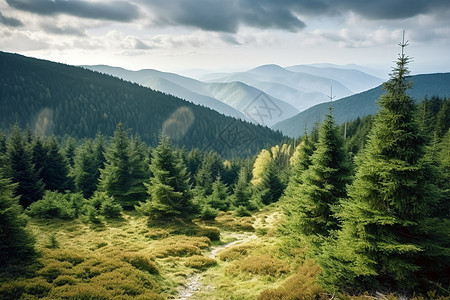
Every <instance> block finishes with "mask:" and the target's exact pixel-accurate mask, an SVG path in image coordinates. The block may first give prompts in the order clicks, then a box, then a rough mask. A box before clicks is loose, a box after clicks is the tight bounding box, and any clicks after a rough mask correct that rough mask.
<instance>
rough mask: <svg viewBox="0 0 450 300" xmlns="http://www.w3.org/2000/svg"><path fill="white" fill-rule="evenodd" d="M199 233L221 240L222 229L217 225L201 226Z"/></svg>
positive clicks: (214, 239) (213, 239)
mask: <svg viewBox="0 0 450 300" xmlns="http://www.w3.org/2000/svg"><path fill="white" fill-rule="evenodd" d="M197 235H199V236H206V237H207V238H209V239H210V240H211V241H219V240H220V230H219V228H217V227H201V228H200V229H199V230H198V233H197Z"/></svg>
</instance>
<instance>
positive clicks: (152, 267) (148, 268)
mask: <svg viewBox="0 0 450 300" xmlns="http://www.w3.org/2000/svg"><path fill="white" fill-rule="evenodd" d="M122 260H123V261H126V262H127V263H130V264H131V265H132V266H133V267H135V268H136V269H139V270H141V271H145V272H149V273H150V274H159V269H158V266H157V265H156V263H155V262H154V261H151V260H150V259H149V258H148V257H145V256H143V255H140V254H137V253H127V254H125V255H124V257H123V259H122Z"/></svg>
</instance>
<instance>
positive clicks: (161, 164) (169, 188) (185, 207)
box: [136, 136, 198, 219]
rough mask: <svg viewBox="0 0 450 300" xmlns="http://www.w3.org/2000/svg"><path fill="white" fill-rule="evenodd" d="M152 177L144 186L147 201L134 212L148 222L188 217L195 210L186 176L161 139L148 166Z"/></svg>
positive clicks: (173, 152)
mask: <svg viewBox="0 0 450 300" xmlns="http://www.w3.org/2000/svg"><path fill="white" fill-rule="evenodd" d="M150 169H151V171H152V173H153V177H152V178H151V179H150V183H148V184H145V185H146V186H147V192H148V194H149V195H150V199H149V200H147V201H146V203H142V204H141V205H140V206H136V210H138V211H140V212H141V213H143V214H145V215H149V216H150V217H152V218H156V219H160V218H165V217H186V218H188V217H192V216H193V215H194V214H195V213H196V212H197V211H198V208H197V207H196V206H195V205H194V204H193V202H192V193H191V187H190V184H189V174H188V173H187V169H186V165H185V163H184V161H183V160H182V159H181V157H180V155H179V154H178V153H177V151H176V150H175V149H173V148H172V145H171V144H170V142H169V138H168V137H164V136H163V137H161V138H160V142H159V145H158V147H156V149H155V150H154V152H153V158H152V162H151V165H150Z"/></svg>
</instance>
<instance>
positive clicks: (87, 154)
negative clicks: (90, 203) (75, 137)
mask: <svg viewBox="0 0 450 300" xmlns="http://www.w3.org/2000/svg"><path fill="white" fill-rule="evenodd" d="M70 175H71V177H72V178H73V181H74V184H75V189H76V191H77V192H81V193H82V194H83V196H84V197H85V198H89V197H91V196H92V195H93V193H94V191H95V190H96V189H97V183H98V178H99V175H100V170H99V164H98V161H97V156H96V153H95V150H94V143H93V141H92V140H88V141H87V142H85V143H84V144H83V145H81V146H79V147H78V148H77V149H76V151H75V157H74V166H73V168H72V170H71V174H70Z"/></svg>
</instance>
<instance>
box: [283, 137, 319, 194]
mask: <svg viewBox="0 0 450 300" xmlns="http://www.w3.org/2000/svg"><path fill="white" fill-rule="evenodd" d="M313 153H314V148H313V145H312V144H311V141H310V138H309V136H308V135H307V134H305V136H304V138H303V141H302V142H301V143H300V144H299V145H298V146H297V147H296V148H295V151H294V154H293V155H292V157H291V159H290V178H289V182H288V186H287V188H286V191H285V193H284V197H283V198H284V199H285V200H286V201H285V202H287V203H293V202H295V199H296V198H297V197H298V192H299V191H300V189H301V188H300V186H301V184H302V182H303V181H302V175H303V172H305V171H306V170H308V168H309V166H310V165H311V156H312V154H313Z"/></svg>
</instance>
